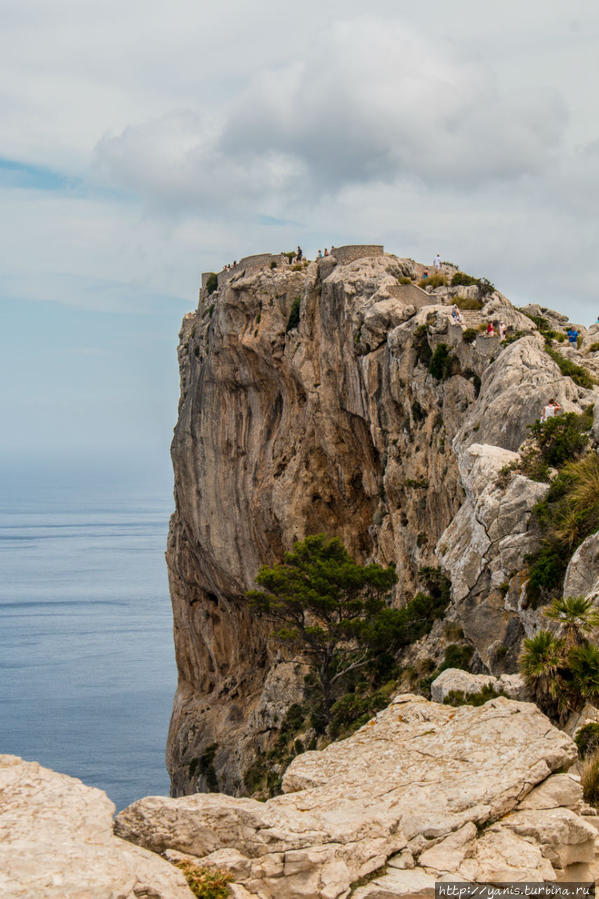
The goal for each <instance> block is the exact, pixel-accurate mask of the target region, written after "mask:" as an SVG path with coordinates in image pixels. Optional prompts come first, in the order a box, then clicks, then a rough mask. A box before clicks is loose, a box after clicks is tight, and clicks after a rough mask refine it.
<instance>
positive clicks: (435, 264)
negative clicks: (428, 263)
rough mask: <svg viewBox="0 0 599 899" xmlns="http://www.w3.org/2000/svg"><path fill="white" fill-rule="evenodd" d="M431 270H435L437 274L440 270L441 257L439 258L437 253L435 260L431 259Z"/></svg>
mask: <svg viewBox="0 0 599 899" xmlns="http://www.w3.org/2000/svg"><path fill="white" fill-rule="evenodd" d="M433 268H434V269H435V271H436V272H438V271H439V270H440V268H441V257H440V256H439V254H438V253H437V255H436V256H435V258H434V259H433Z"/></svg>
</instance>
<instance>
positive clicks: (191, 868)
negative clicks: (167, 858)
mask: <svg viewBox="0 0 599 899" xmlns="http://www.w3.org/2000/svg"><path fill="white" fill-rule="evenodd" d="M175 865H176V866H177V868H180V870H181V871H182V872H183V876H184V877H185V880H186V881H187V883H188V885H189V889H190V890H191V892H192V893H193V895H194V896H197V899H227V897H228V896H230V895H231V890H230V889H229V884H230V883H231V881H232V880H233V878H232V876H231V875H230V874H227V873H226V872H224V871H218V870H216V869H215V868H201V867H199V866H198V865H194V864H193V862H191V861H188V860H187V859H183V860H181V861H178V862H175Z"/></svg>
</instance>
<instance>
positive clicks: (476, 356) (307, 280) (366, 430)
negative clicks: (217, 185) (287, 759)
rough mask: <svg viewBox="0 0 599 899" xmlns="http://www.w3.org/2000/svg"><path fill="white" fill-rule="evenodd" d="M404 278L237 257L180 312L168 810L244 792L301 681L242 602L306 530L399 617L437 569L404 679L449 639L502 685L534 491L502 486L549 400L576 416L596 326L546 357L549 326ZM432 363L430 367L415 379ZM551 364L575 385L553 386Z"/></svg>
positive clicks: (357, 257) (399, 273)
mask: <svg viewBox="0 0 599 899" xmlns="http://www.w3.org/2000/svg"><path fill="white" fill-rule="evenodd" d="M424 271H425V268H424V266H422V265H419V264H417V263H415V262H414V261H413V260H410V259H401V258H397V257H395V256H393V255H389V254H385V253H384V252H383V249H382V247H376V246H374V247H367V246H366V247H349V248H341V249H340V250H336V251H335V255H334V256H332V257H328V258H325V259H321V260H318V261H316V262H311V263H302V264H298V265H290V264H289V263H288V261H287V259H286V258H285V257H278V256H276V257H275V256H260V257H251V258H249V259H248V260H242V262H241V263H240V264H238V265H237V267H236V268H235V269H234V270H232V271H227V272H223V273H221V274H220V275H218V278H214V276H213V278H212V283H211V284H210V285H209V283H208V282H209V279H208V277H207V276H206V277H205V278H204V287H203V289H202V291H201V294H200V302H199V306H198V308H197V310H196V311H195V312H192V313H190V314H189V315H187V316H185V319H184V321H183V327H182V330H181V334H180V344H179V362H180V371H181V399H180V406H179V419H178V422H177V426H176V429H175V436H174V440H173V445H172V457H173V465H174V472H175V501H176V511H175V513H174V515H173V518H172V521H171V528H170V535H169V541H168V551H167V562H168V569H169V577H170V586H171V597H172V603H173V613H174V632H175V646H176V654H177V665H178V670H179V686H178V689H177V695H176V698H175V702H174V708H173V716H172V721H171V728H170V734H169V739H168V768H169V771H170V774H171V780H172V789H173V795H175V796H178V795H183V794H186V793H194V792H197V791H198V790H200V791H201V790H206V789H212V790H214V789H220V790H224V791H225V792H228V793H233V794H240V793H241V794H243V793H245V792H247V787H246V784H245V783H244V778H245V779H246V780H247V778H246V773H247V771H248V770H249V769H250V768H251V766H252V764H253V762H254V760H255V758H256V756H257V754H259V753H260V752H264V751H266V750H268V748H269V747H270V746H271V745H272V743H273V741H274V739H275V738H276V734H277V729H278V727H280V725H281V722H282V720H283V718H284V715H285V712H286V710H287V709H288V708H289V707H290V706H291V705H292V703H294V702H296V701H298V699H299V698H300V697H301V695H302V690H303V683H304V675H305V668H304V667H302V665H301V664H300V663H299V662H298V660H293V659H289V657H288V656H285V657H284V656H282V655H281V654H280V653H279V652H277V651H276V649H274V650H273V647H272V646H271V644H270V643H269V641H268V639H267V637H268V627H267V626H266V625H265V623H264V621H262V620H261V618H260V616H258V615H256V613H255V612H254V611H253V610H252V609H251V608H250V607H249V605H248V602H247V600H246V599H245V598H244V593H245V591H247V590H248V589H249V588H251V587H252V585H253V581H254V577H255V575H256V572H257V570H258V568H259V567H260V565H262V564H273V563H274V562H275V561H277V560H279V559H280V558H281V557H282V554H283V552H284V551H285V550H289V549H290V548H291V546H292V544H293V542H294V541H295V540H298V539H301V538H303V537H304V536H305V535H307V534H313V533H318V532H325V533H327V534H329V535H337V536H339V537H340V538H342V540H343V541H344V543H345V545H346V546H347V547H348V549H349V551H350V552H351V554H352V555H353V556H354V557H355V558H357V559H358V560H360V561H366V560H369V561H370V560H372V561H375V562H378V563H380V564H382V565H388V564H389V563H393V564H394V565H395V566H396V570H397V573H398V582H397V585H396V588H395V593H394V598H393V602H394V603H395V604H396V605H398V606H401V605H402V604H403V603H404V602H405V601H406V599H407V598H409V597H410V596H411V595H413V593H414V591H415V590H416V589H417V585H418V571H419V570H420V569H422V568H423V567H424V566H440V567H441V568H442V569H443V570H444V571H445V572H446V573H447V575H448V576H449V578H450V579H451V603H450V605H449V607H448V609H447V611H446V613H445V616H444V620H443V621H442V622H437V623H436V624H435V626H434V627H433V629H432V631H431V633H430V635H429V636H428V637H427V638H425V639H423V640H421V641H420V642H419V643H418V644H417V645H415V646H414V647H411V648H410V650H409V652H407V653H406V654H405V655H404V658H403V664H404V667H405V668H408V667H411V668H412V669H414V668H415V669H416V670H419V669H423V668H425V667H426V665H428V666H429V670H431V669H434V668H435V665H437V664H438V663H440V662H441V661H442V660H443V657H444V653H445V650H446V648H447V646H448V645H449V644H451V643H452V642H453V638H452V636H451V634H452V633H459V634H462V635H463V637H462V638H461V642H462V643H463V644H465V645H466V646H467V647H469V648H470V649H471V650H472V653H473V655H472V659H471V664H470V668H471V670H472V671H475V672H478V673H487V674H502V673H512V672H515V671H516V670H517V659H518V654H519V651H520V647H521V643H522V639H523V637H524V636H525V635H528V636H530V634H532V633H533V632H534V630H535V629H536V628H538V626H539V622H540V621H541V618H540V616H539V613H538V611H537V610H536V609H533V608H530V603H528V602H527V598H526V592H525V590H524V589H523V587H524V584H525V581H526V577H527V572H526V561H525V560H526V557H527V554H528V553H530V552H531V551H532V550H534V549H535V548H536V547H537V546H538V545H539V530H538V526H537V524H536V522H535V520H534V517H533V516H532V514H531V513H532V510H533V507H534V506H535V504H536V503H537V502H538V501H539V500H540V499H542V498H543V497H544V496H545V494H546V493H547V490H548V484H547V483H546V482H542V481H538V480H533V479H531V478H530V477H527V476H526V475H525V474H524V473H522V472H521V471H520V472H519V471H514V473H513V474H512V475H511V476H510V477H509V478H505V477H503V476H502V474H501V473H502V472H504V471H505V470H506V469H508V468H509V467H510V466H512V467H514V468H515V467H517V460H518V458H519V456H518V451H519V450H520V448H521V447H522V446H523V444H524V443H525V441H526V440H527V438H528V437H529V425H531V424H532V423H533V422H534V421H535V420H536V419H538V418H539V416H540V414H541V410H542V409H543V407H544V405H545V404H546V403H547V402H548V401H549V400H550V399H552V398H555V399H556V400H557V401H559V403H560V404H561V407H562V409H563V410H564V411H565V412H575V413H582V412H583V410H585V409H588V408H589V407H590V405H591V404H592V403H593V402H594V401H595V400H596V399H597V396H598V395H599V392H598V391H599V388H597V387H596V386H595V384H594V383H593V377H594V376H595V375H598V374H599V353H598V352H597V345H596V341H597V340H599V326H597V325H594V326H593V327H591V328H590V329H588V330H587V329H585V328H583V327H582V326H580V325H578V326H577V328H578V330H579V331H580V333H581V335H582V341H581V342H580V346H577V345H576V344H574V345H571V344H569V343H568V342H566V343H556V346H557V350H552V352H553V354H554V355H550V353H549V352H548V351H547V339H548V334H556V335H557V334H558V331H559V332H560V334H561V336H564V331H565V329H566V328H567V326H568V320H567V318H566V316H564V315H561V314H559V313H555V312H552V311H551V310H548V309H544V308H542V307H540V306H529V307H526V308H525V309H524V310H519V309H516V308H515V307H514V306H513V305H512V304H511V303H510V302H509V300H508V299H507V298H506V297H504V296H503V295H502V294H501V293H500V292H499V291H498V290H496V289H494V287H493V285H490V284H489V283H488V282H484V281H479V280H477V279H474V278H472V279H468V278H465V279H464V278H462V279H460V277H457V278H456V277H455V276H456V274H457V275H458V276H459V272H458V270H457V268H456V267H454V266H450V265H444V266H443V269H442V272H441V276H442V277H440V278H436V279H432V281H431V277H430V276H431V272H429V278H428V281H427V279H424V280H423V274H424ZM458 280H462V281H466V282H468V281H471V282H472V283H461V284H457V285H454V286H452V281H458ZM439 281H443V282H445V283H441V284H437V282H439ZM419 285H422V286H419ZM209 287H210V290H211V291H212V292H209ZM214 288H216V289H214ZM456 300H457V301H458V302H459V303H460V305H461V307H462V308H461V311H460V316H461V322H459V321H456V320H455V319H454V317H453V316H452V306H453V304H454V303H455V302H456ZM491 320H493V321H495V324H496V325H497V324H498V322H499V321H503V323H504V324H505V326H506V329H507V333H506V337H507V339H506V340H501V339H500V338H499V336H487V334H486V331H485V329H486V326H487V323H488V322H489V321H491ZM481 329H482V330H481ZM594 345H595V348H594V349H593V350H591V349H590V348H591V347H593V346H594ZM440 347H441V350H439V348H440ZM436 351H438V352H437V356H436V357H435V353H436ZM556 354H557V359H558V361H556ZM433 357H435V358H438V359H440V360H441V362H443V360H446V361H445V362H443V367H442V368H441V370H440V371H436V372H435V373H434V374H433V373H431V360H432V359H433ZM560 360H567V362H571V363H573V364H574V365H575V366H580V367H582V368H583V369H584V371H585V372H586V373H587V378H588V380H585V379H584V378H583V379H582V384H581V383H580V379H578V383H577V381H576V380H573V378H572V377H571V376H569V375H568V374H564V372H563V371H562V368H563V367H564V366H563V363H562V366H561V367H560V364H559V362H560ZM583 385H584V386H583ZM596 412H597V413H599V404H597V405H596ZM598 438H599V417H598V416H597V414H596V416H595V421H594V424H593V428H592V440H594V441H597V439H598ZM584 567H585V566H584V565H579V566H578V568H579V569H580V568H584ZM425 673H426V672H425ZM402 686H403V687H404V688H407V689H409V688H410V687H411V684H410V683H408V682H404V683H403V685H402Z"/></svg>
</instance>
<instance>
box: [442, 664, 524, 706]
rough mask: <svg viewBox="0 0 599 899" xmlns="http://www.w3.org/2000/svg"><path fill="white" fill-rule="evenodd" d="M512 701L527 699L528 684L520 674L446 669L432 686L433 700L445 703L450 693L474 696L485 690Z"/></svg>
mask: <svg viewBox="0 0 599 899" xmlns="http://www.w3.org/2000/svg"><path fill="white" fill-rule="evenodd" d="M485 687H486V688H490V689H491V690H493V691H494V692H495V693H498V694H499V695H500V696H507V697H509V698H510V699H527V698H529V697H527V695H526V692H527V691H526V684H525V682H524V678H523V677H522V675H520V674H500V675H499V676H498V677H495V676H494V675H492V674H471V673H470V672H469V671H462V669H461V668H446V669H445V671H442V672H441V674H440V675H439V676H438V677H436V678H435V680H434V681H433V682H432V684H431V699H432V700H433V701H434V702H444V701H445V699H447V697H448V696H449V694H450V693H454V692H455V693H463V694H464V696H474V695H476V694H477V693H480V692H481V690H483V689H484V688H485Z"/></svg>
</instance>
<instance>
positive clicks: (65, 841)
mask: <svg viewBox="0 0 599 899" xmlns="http://www.w3.org/2000/svg"><path fill="white" fill-rule="evenodd" d="M113 814H114V805H113V803H112V802H111V801H110V800H109V799H108V797H107V796H106V793H103V792H102V791H101V790H96V789H95V788H93V787H87V786H85V784H82V783H81V781H80V780H76V779H75V778H73V777H67V776H66V775H65V774H57V773H56V772H55V771H50V770H49V769H48V768H42V767H41V766H40V765H38V764H37V763H36V762H24V761H23V760H22V759H19V758H17V757H16V756H10V755H1V756H0V896H2V897H5V899H31V897H33V896H35V897H40V899H108V897H111V899H141V897H147V899H191V895H192V894H191V892H190V890H189V888H188V886H187V883H186V881H185V878H184V877H183V875H182V874H181V872H180V871H179V870H177V868H175V867H174V866H173V865H171V864H169V863H168V862H167V861H165V860H164V859H161V858H159V857H158V856H157V855H155V854H154V853H153V852H148V851H147V850H145V849H141V848H139V847H138V846H133V845H131V843H128V842H126V841H125V840H122V839H120V838H119V837H115V836H114V834H113V832H112V816H113Z"/></svg>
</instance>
